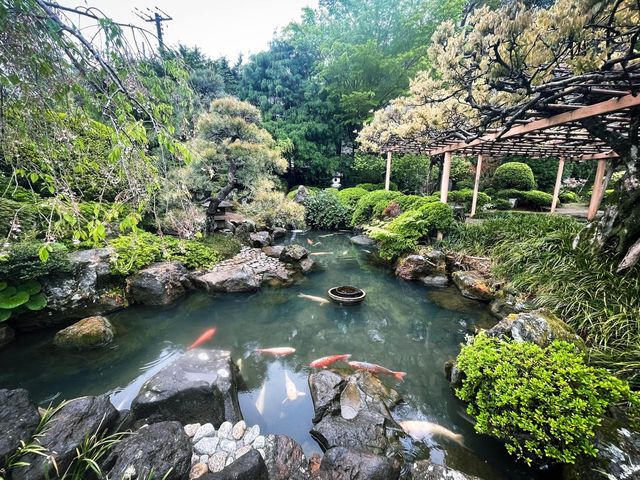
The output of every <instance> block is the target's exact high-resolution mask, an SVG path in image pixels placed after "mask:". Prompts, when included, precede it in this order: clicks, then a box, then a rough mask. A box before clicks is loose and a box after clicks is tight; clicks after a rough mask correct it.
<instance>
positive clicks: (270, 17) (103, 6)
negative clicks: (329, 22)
mask: <svg viewBox="0 0 640 480" xmlns="http://www.w3.org/2000/svg"><path fill="white" fill-rule="evenodd" d="M60 3H61V4H63V5H66V6H70V7H75V6H78V5H83V6H86V5H90V6H93V7H97V8H99V9H100V10H102V11H103V13H104V14H105V15H107V16H108V17H111V18H112V19H113V20H116V21H118V22H123V23H134V24H136V25H139V26H145V27H146V28H147V29H150V30H153V31H154V32H155V24H153V23H145V22H144V21H142V20H141V19H140V18H138V17H137V16H136V15H135V13H133V10H134V9H135V8H138V9H139V10H142V11H143V12H146V9H147V8H150V9H152V10H153V8H154V7H158V8H160V9H161V10H163V11H164V12H166V13H167V14H169V15H170V16H171V17H172V18H173V20H171V21H168V22H163V25H164V41H165V43H166V44H167V45H169V46H171V45H176V44H177V43H183V44H185V45H187V46H190V47H193V46H196V45H197V46H198V47H199V48H200V49H201V50H202V51H203V52H204V53H206V54H207V55H208V56H210V57H211V58H217V57H220V56H226V57H227V58H229V60H231V61H232V62H233V61H235V60H236V59H237V58H238V55H239V54H240V53H242V54H243V55H244V56H245V60H246V58H247V57H248V56H249V55H250V54H251V53H257V52H260V51H262V50H265V49H267V47H268V44H269V41H270V40H271V39H272V38H273V34H274V32H276V31H277V30H279V29H281V28H282V27H284V26H286V25H287V24H288V23H289V22H290V21H292V20H299V19H300V18H301V14H302V8H303V7H306V6H309V7H316V6H317V5H318V0H209V1H206V0H180V1H177V0H88V1H86V2H85V0H75V1H73V0H61V1H60ZM147 13H148V12H147Z"/></svg>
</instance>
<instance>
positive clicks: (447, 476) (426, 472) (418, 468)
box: [411, 460, 480, 480]
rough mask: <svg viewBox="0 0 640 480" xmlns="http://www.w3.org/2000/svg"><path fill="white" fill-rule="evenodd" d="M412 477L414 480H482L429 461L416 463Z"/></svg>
mask: <svg viewBox="0 0 640 480" xmlns="http://www.w3.org/2000/svg"><path fill="white" fill-rule="evenodd" d="M411 475H412V476H411V478H413V479H414V480H480V478H478V477H474V476H473V475H467V474H466V473H462V472H461V471H459V470H454V469H453V468H449V467H447V466H446V465H438V464H435V463H431V462H430V461H429V460H420V461H418V462H415V463H414V464H413V468H412V469H411Z"/></svg>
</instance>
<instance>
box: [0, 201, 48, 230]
mask: <svg viewBox="0 0 640 480" xmlns="http://www.w3.org/2000/svg"><path fill="white" fill-rule="evenodd" d="M38 224H39V214H38V208H37V207H36V206H35V205H32V204H28V203H21V202H16V201H14V200H10V199H8V198H0V236H2V237H8V236H9V233H11V236H12V237H22V236H23V235H24V234H25V233H31V232H33V233H34V234H35V233H37V230H38Z"/></svg>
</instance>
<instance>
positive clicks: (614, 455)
mask: <svg viewBox="0 0 640 480" xmlns="http://www.w3.org/2000/svg"><path fill="white" fill-rule="evenodd" d="M594 443H595V447H596V448H597V449H598V453H597V454H596V456H595V457H587V456H582V457H578V459H577V460H576V463H575V464H573V465H565V467H564V470H563V474H562V479H563V480H583V479H588V480H611V479H613V478H615V479H619V480H632V479H637V478H640V432H638V431H634V430H631V429H630V428H629V427H628V426H627V425H625V424H624V423H623V422H621V421H619V420H614V419H612V418H605V420H604V421H603V424H602V426H601V427H600V428H599V429H598V430H597V431H596V437H595V442H594Z"/></svg>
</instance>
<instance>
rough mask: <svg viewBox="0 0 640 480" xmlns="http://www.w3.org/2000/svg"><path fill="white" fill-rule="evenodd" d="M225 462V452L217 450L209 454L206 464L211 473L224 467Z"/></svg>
mask: <svg viewBox="0 0 640 480" xmlns="http://www.w3.org/2000/svg"><path fill="white" fill-rule="evenodd" d="M226 462H227V453H226V452H217V453H215V454H214V455H211V457H210V458H209V463H208V464H207V465H208V466H209V470H210V471H211V472H212V473H216V472H219V471H220V470H222V469H223V468H224V467H225V464H226Z"/></svg>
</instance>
